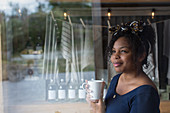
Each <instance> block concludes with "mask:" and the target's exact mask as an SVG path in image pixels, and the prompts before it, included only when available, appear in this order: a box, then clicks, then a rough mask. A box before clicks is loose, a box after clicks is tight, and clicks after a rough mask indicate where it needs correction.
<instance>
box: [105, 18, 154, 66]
mask: <svg viewBox="0 0 170 113" xmlns="http://www.w3.org/2000/svg"><path fill="white" fill-rule="evenodd" d="M109 30H110V31H111V32H112V39H111V41H110V43H109V45H108V48H107V55H108V56H109V58H110V57H111V55H112V48H113V45H114V43H115V41H116V40H117V39H119V38H120V37H125V38H126V39H128V41H129V44H130V46H131V48H132V52H133V56H134V61H136V60H137V58H138V57H139V56H141V55H142V54H143V53H144V52H145V53H146V57H145V59H144V60H143V61H142V65H145V67H146V68H147V67H148V64H147V56H148V54H149V53H150V52H152V51H153V48H154V44H155V32H154V29H153V28H152V26H151V25H147V24H146V23H144V22H142V21H133V22H130V23H126V24H124V25H121V26H119V25H118V26H115V27H112V28H110V29H109Z"/></svg>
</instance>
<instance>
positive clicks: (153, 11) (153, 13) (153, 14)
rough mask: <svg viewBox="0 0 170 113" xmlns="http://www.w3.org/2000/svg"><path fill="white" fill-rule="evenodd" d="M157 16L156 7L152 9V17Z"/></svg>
mask: <svg viewBox="0 0 170 113" xmlns="http://www.w3.org/2000/svg"><path fill="white" fill-rule="evenodd" d="M154 17H155V9H152V19H154Z"/></svg>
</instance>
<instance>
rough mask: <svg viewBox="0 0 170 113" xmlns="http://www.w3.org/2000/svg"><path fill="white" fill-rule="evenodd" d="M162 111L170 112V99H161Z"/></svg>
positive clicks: (164, 112) (163, 112)
mask: <svg viewBox="0 0 170 113" xmlns="http://www.w3.org/2000/svg"><path fill="white" fill-rule="evenodd" d="M160 111H161V113H170V101H161V103H160Z"/></svg>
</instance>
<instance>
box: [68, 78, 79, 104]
mask: <svg viewBox="0 0 170 113" xmlns="http://www.w3.org/2000/svg"><path fill="white" fill-rule="evenodd" d="M76 95H77V86H76V82H74V81H73V79H71V81H70V83H69V88H68V101H69V102H75V101H76V100H77V96H76Z"/></svg>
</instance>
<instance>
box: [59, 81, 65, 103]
mask: <svg viewBox="0 0 170 113" xmlns="http://www.w3.org/2000/svg"><path fill="white" fill-rule="evenodd" d="M58 101H59V102H63V101H66V85H65V83H64V79H61V80H60V84H59V89H58Z"/></svg>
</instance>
